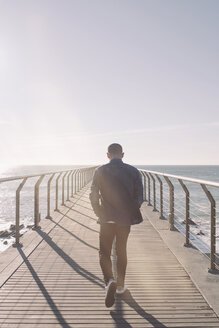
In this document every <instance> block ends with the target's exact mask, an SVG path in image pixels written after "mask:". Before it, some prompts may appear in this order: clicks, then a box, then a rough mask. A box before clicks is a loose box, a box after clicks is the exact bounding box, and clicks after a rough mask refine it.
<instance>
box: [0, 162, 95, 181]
mask: <svg viewBox="0 0 219 328" xmlns="http://www.w3.org/2000/svg"><path fill="white" fill-rule="evenodd" d="M96 167H97V166H95V168H96ZM82 168H84V169H90V168H93V166H87V167H81V168H73V169H74V170H80V169H82ZM69 170H70V169H69ZM69 170H61V171H52V172H42V173H39V174H31V175H20V176H15V177H7V178H0V183H2V182H7V181H14V180H21V179H25V178H28V179H29V178H36V177H39V176H41V175H51V174H54V173H63V172H66V171H69ZM71 170H72V169H71Z"/></svg>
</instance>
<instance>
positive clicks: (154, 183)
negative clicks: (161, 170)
mask: <svg viewBox="0 0 219 328" xmlns="http://www.w3.org/2000/svg"><path fill="white" fill-rule="evenodd" d="M149 175H150V177H151V179H152V181H153V197H154V208H153V211H154V212H156V211H157V209H156V182H155V178H154V176H153V175H152V174H151V173H149Z"/></svg>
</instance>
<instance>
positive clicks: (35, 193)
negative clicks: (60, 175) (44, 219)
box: [34, 175, 44, 229]
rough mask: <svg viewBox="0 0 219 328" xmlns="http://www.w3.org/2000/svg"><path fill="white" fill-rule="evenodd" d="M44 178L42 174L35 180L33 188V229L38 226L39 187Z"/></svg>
mask: <svg viewBox="0 0 219 328" xmlns="http://www.w3.org/2000/svg"><path fill="white" fill-rule="evenodd" d="M43 178H44V175H41V176H40V178H39V179H38V180H37V182H36V184H35V188H34V229H38V228H40V226H39V187H40V184H41V182H42V180H43Z"/></svg>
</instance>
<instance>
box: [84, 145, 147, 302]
mask: <svg viewBox="0 0 219 328" xmlns="http://www.w3.org/2000/svg"><path fill="white" fill-rule="evenodd" d="M123 156H124V153H123V150H122V146H121V145H119V144H117V143H113V144H111V145H110V146H109V147H108V153H107V157H108V158H109V159H110V162H109V163H108V164H105V165H103V166H101V167H99V168H98V169H96V171H95V173H94V177H93V182H92V185H91V193H90V201H91V205H92V207H93V210H94V212H95V214H96V215H97V216H98V217H99V223H100V235H99V242H100V248H99V259H100V266H101V269H102V272H103V276H104V281H105V284H106V288H105V290H106V297H105V305H106V307H111V306H112V305H113V304H114V302H115V296H114V295H115V293H116V294H123V293H124V292H125V290H126V286H125V285H124V281H125V273H126V266H127V253H126V245H127V239H128V236H129V232H130V226H131V225H133V224H137V223H140V222H142V216H141V212H140V210H139V209H140V206H141V204H142V202H143V185H142V179H141V175H140V173H139V171H138V170H137V169H136V168H135V167H133V166H131V165H128V164H125V163H124V162H123V161H122V158H123ZM114 237H116V255H117V263H116V266H117V282H116V281H115V280H114V277H113V272H112V262H111V250H112V243H113V239H114Z"/></svg>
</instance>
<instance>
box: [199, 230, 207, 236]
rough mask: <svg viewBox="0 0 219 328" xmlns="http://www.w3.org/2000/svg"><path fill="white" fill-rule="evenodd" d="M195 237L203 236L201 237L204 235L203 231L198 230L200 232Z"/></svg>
mask: <svg viewBox="0 0 219 328" xmlns="http://www.w3.org/2000/svg"><path fill="white" fill-rule="evenodd" d="M197 235H203V236H204V235H205V233H204V232H203V231H201V230H200V231H199V232H198V233H197Z"/></svg>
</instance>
